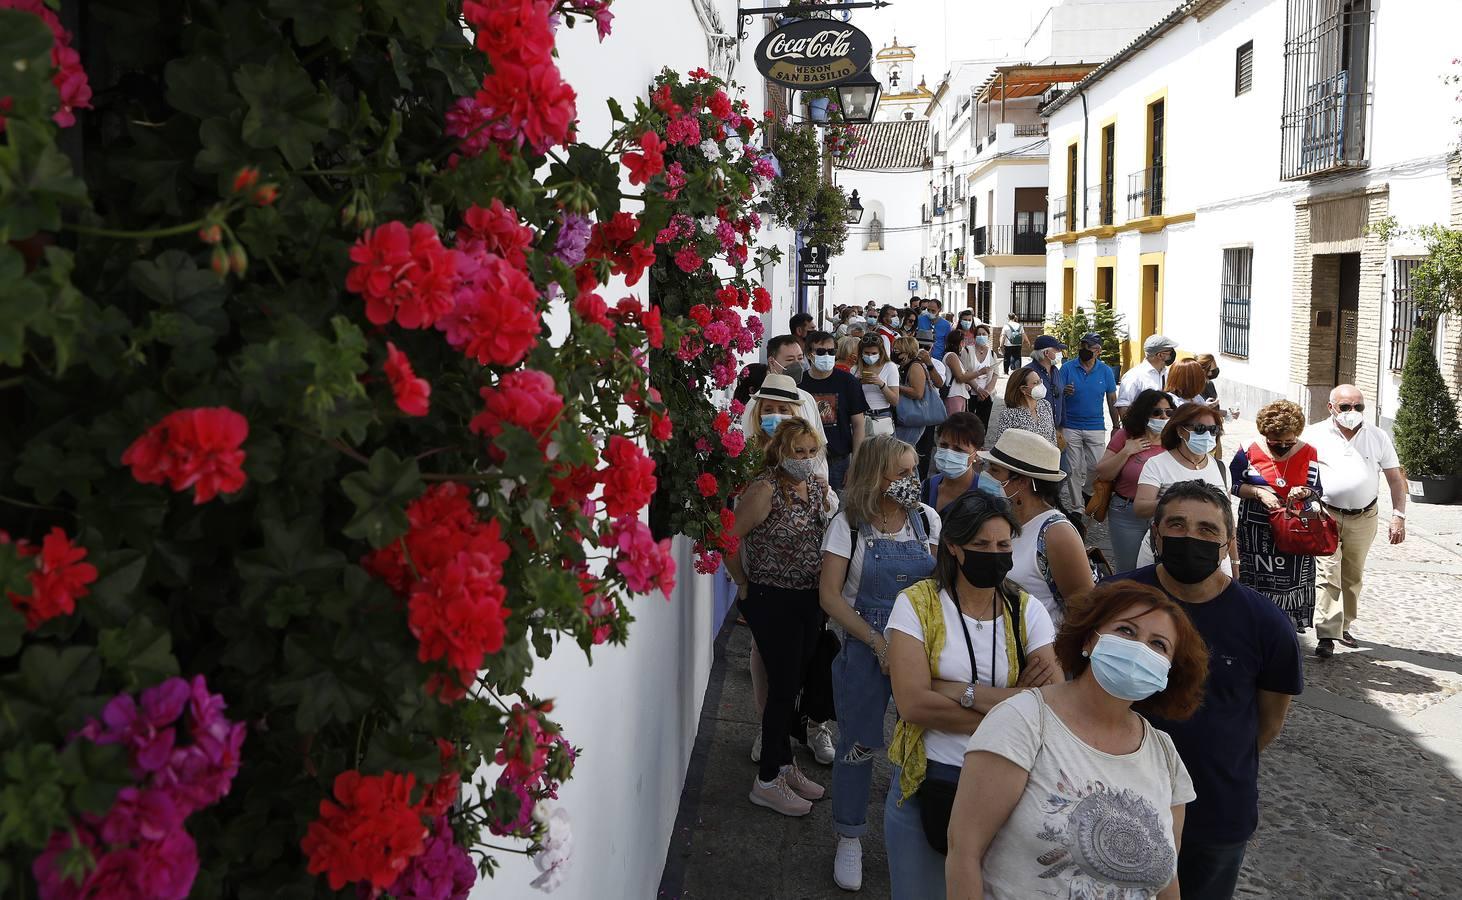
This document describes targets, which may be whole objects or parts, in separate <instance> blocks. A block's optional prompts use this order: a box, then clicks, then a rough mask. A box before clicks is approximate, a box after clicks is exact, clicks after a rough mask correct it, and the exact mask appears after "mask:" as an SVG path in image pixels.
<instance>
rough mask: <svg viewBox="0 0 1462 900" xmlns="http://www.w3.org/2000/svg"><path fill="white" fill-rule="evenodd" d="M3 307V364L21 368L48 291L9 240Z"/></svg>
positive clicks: (3, 264) (4, 251)
mask: <svg viewBox="0 0 1462 900" xmlns="http://www.w3.org/2000/svg"><path fill="white" fill-rule="evenodd" d="M0 68H3V66H0ZM0 309H4V310H5V314H4V315H0V365H6V366H14V367H15V368H20V365H21V363H23V362H24V361H25V332H26V327H27V326H28V325H29V324H30V323H31V322H33V321H35V320H36V319H37V318H39V317H40V316H41V314H42V313H44V312H45V310H46V292H45V291H44V290H42V289H41V287H40V286H39V285H37V284H36V283H35V282H34V281H32V280H30V279H29V278H26V277H25V260H24V259H23V258H22V257H21V255H20V251H19V250H16V249H15V248H14V247H12V246H10V245H8V244H0Z"/></svg>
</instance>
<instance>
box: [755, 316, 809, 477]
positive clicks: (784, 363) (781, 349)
mask: <svg viewBox="0 0 1462 900" xmlns="http://www.w3.org/2000/svg"><path fill="white" fill-rule="evenodd" d="M806 371H807V361H806V357H805V356H804V354H803V353H802V344H801V342H800V341H798V340H797V336H796V335H794V334H782V335H778V336H777V337H774V338H772V339H771V340H770V341H767V374H768V375H786V376H788V377H789V378H791V379H792V385H793V388H792V390H795V391H796V392H797V396H796V397H793V395H792V393H791V390H788V391H786V396H785V397H783V398H781V399H784V400H787V401H788V402H792V403H798V402H800V403H801V407H800V408H799V409H798V411H797V417H798V418H800V419H802V420H804V421H806V422H807V423H808V424H810V425H811V426H812V427H813V429H814V430H815V431H817V436H818V437H819V438H821V439H822V448H821V449H819V450H818V451H817V474H818V475H821V476H822V478H823V480H824V481H826V480H827V433H826V432H825V431H823V430H822V413H820V412H818V410H817V400H815V399H813V396H812V395H811V394H809V393H807V392H806V391H804V390H802V389H801V388H799V387H796V384H797V382H798V381H799V380H801V378H802V374H803V373H804V372H806ZM755 408H756V404H755V403H748V404H746V409H745V410H744V411H743V412H742V413H741V430H742V431H744V432H745V433H746V434H747V436H748V437H749V436H751V435H754V434H756V433H757V430H758V429H760V428H761V423H760V422H758V421H755V420H754V419H753V418H752V415H751V411H752V410H753V409H755Z"/></svg>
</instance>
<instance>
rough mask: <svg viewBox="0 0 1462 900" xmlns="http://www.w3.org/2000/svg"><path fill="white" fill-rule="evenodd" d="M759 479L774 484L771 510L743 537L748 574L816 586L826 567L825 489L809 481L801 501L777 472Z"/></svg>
mask: <svg viewBox="0 0 1462 900" xmlns="http://www.w3.org/2000/svg"><path fill="white" fill-rule="evenodd" d="M755 480H756V481H762V482H770V483H771V486H772V509H771V512H769V513H767V517H766V521H764V522H762V523H761V524H760V525H758V526H757V527H756V528H754V529H752V531H751V533H750V534H748V535H747V536H746V538H745V540H744V541H743V542H742V548H743V556H744V558H745V560H746V576H747V578H748V579H750V580H751V581H754V582H756V583H757V584H762V585H770V586H772V587H779V588H786V589H787V590H794V591H805V590H811V589H814V588H816V587H817V580H818V576H819V575H820V574H821V572H822V535H823V532H825V531H827V522H828V514H827V512H826V509H827V488H825V487H823V486H822V485H821V483H819V482H811V481H809V482H808V483H807V499H806V500H803V499H802V498H801V497H799V496H797V492H796V490H789V489H788V488H787V487H786V486H784V485H783V484H782V483H781V481H780V479H779V478H778V477H777V475H776V473H774V472H765V473H763V474H761V475H759V476H757V478H756V479H755ZM753 483H754V482H753Z"/></svg>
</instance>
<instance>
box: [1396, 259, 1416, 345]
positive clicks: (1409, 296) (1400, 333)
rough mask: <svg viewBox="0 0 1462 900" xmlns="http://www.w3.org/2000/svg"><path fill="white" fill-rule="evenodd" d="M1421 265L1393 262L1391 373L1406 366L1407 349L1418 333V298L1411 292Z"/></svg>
mask: <svg viewBox="0 0 1462 900" xmlns="http://www.w3.org/2000/svg"><path fill="white" fill-rule="evenodd" d="M1419 265H1421V260H1419V259H1393V260H1391V273H1392V278H1391V371H1393V372H1400V371H1401V370H1402V368H1404V367H1405V366H1406V348H1407V346H1408V345H1409V344H1410V343H1411V336H1412V334H1414V333H1415V332H1416V319H1417V309H1416V296H1415V295H1414V294H1413V293H1412V290H1411V274H1412V273H1413V272H1415V271H1416V267H1417V266H1419Z"/></svg>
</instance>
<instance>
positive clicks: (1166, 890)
mask: <svg viewBox="0 0 1462 900" xmlns="http://www.w3.org/2000/svg"><path fill="white" fill-rule="evenodd" d="M1055 650H1056V657H1057V659H1058V661H1059V662H1060V665H1061V666H1062V668H1064V669H1066V670H1067V671H1068V672H1071V673H1072V674H1073V676H1074V677H1073V680H1071V681H1068V682H1064V683H1058V684H1054V685H1051V686H1049V687H1044V688H1041V689H1039V690H1034V691H1026V692H1022V693H1021V694H1019V695H1017V696H1015V697H1013V698H1011V699H1009V700H1006V701H1005V702H1004V703H1001V704H1000V705H999V706H997V707H995V708H994V709H992V710H991V711H990V712H989V713H988V714H987V715H986V716H985V719H984V721H983V722H981V723H980V726H979V728H977V729H976V731H975V733H974V735H973V736H972V737H971V738H970V739H969V742H968V745H967V753H966V754H965V764H964V768H963V771H962V774H961V777H960V780H959V793H958V795H957V796H956V798H955V802H954V810H953V813H952V814H951V816H950V822H949V865H948V868H947V874H948V895H949V897H951V898H959V900H983V898H990V900H1031V898H1040V897H1050V898H1061V900H1066V898H1069V897H1109V898H1122V900H1145V898H1153V897H1159V898H1176V897H1178V896H1179V884H1178V877H1177V874H1178V846H1179V844H1180V841H1181V839H1182V833H1183V814H1184V807H1185V806H1186V805H1187V803H1188V802H1189V801H1191V800H1193V799H1194V796H1195V795H1194V792H1193V782H1192V779H1191V778H1190V777H1189V776H1188V770H1187V768H1186V767H1185V766H1184V765H1183V761H1182V759H1180V758H1179V756H1178V752H1177V749H1176V748H1175V747H1174V746H1173V741H1172V738H1170V737H1168V736H1167V735H1166V734H1164V733H1163V732H1161V731H1158V730H1157V729H1156V728H1154V727H1152V725H1150V724H1149V723H1148V721H1147V719H1145V718H1144V717H1143V715H1141V714H1150V715H1157V716H1161V717H1164V718H1167V719H1175V720H1182V719H1186V718H1188V717H1189V716H1191V715H1192V714H1193V713H1194V712H1195V711H1196V710H1197V709H1198V706H1199V704H1200V703H1201V702H1202V700H1203V682H1204V679H1205V678H1206V677H1207V674H1208V648H1207V647H1206V646H1205V644H1204V642H1203V638H1202V637H1201V636H1199V634H1198V632H1197V630H1196V629H1195V628H1194V627H1193V625H1192V623H1191V622H1190V621H1189V619H1188V616H1187V615H1186V614H1185V613H1184V612H1183V610H1182V609H1181V608H1180V607H1179V606H1178V604H1177V603H1176V602H1174V601H1173V600H1171V599H1170V598H1168V597H1167V595H1166V594H1164V593H1163V592H1162V591H1159V590H1157V589H1156V588H1152V587H1148V586H1146V585H1142V584H1137V583H1134V582H1113V583H1110V584H1104V585H1102V586H1101V587H1099V588H1097V589H1096V590H1094V591H1092V593H1091V594H1090V595H1088V596H1087V598H1086V601H1085V602H1084V603H1082V604H1081V606H1080V607H1079V608H1077V609H1073V611H1072V614H1071V615H1070V616H1068V617H1067V619H1066V622H1065V623H1064V624H1063V625H1062V626H1061V630H1060V633H1059V634H1058V636H1057V638H1056V645H1055Z"/></svg>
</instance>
